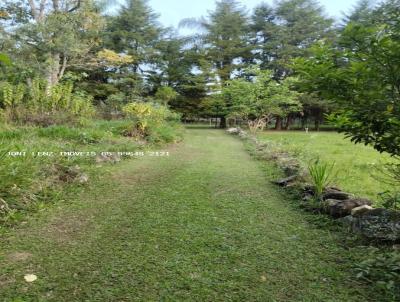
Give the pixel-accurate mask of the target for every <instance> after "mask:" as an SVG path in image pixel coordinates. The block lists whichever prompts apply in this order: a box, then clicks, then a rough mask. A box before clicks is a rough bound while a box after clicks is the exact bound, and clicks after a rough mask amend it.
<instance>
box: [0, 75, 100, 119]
mask: <svg viewBox="0 0 400 302" xmlns="http://www.w3.org/2000/svg"><path fill="white" fill-rule="evenodd" d="M0 100H1V105H2V107H3V109H4V111H5V114H6V115H7V116H8V119H9V121H11V122H22V123H34V124H35V123H41V122H44V123H45V124H48V123H50V124H52V123H57V120H56V119H55V120H53V121H52V119H51V117H55V116H56V115H57V114H60V115H65V117H66V118H68V117H70V118H73V119H75V118H78V119H79V118H90V117H92V116H93V114H94V113H95V109H94V107H93V105H92V98H91V97H90V96H88V95H86V94H85V93H82V92H80V91H76V92H74V91H73V85H72V83H70V82H67V83H59V84H57V85H55V86H53V87H51V89H50V90H47V88H46V83H45V82H43V81H40V80H38V79H35V80H33V81H32V82H31V84H30V86H29V87H26V86H25V85H23V84H21V83H20V84H17V85H13V84H11V83H8V82H6V83H3V84H2V94H1V98H0ZM47 117H48V118H47ZM63 122H64V121H63Z"/></svg>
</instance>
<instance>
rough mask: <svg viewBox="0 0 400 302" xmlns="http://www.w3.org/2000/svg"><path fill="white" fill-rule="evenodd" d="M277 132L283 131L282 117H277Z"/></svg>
mask: <svg viewBox="0 0 400 302" xmlns="http://www.w3.org/2000/svg"><path fill="white" fill-rule="evenodd" d="M275 130H282V118H281V117H280V116H277V117H276V121H275Z"/></svg>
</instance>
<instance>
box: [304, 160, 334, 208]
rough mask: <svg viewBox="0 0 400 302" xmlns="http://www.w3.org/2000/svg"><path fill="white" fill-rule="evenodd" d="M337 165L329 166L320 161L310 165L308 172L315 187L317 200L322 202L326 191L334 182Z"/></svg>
mask: <svg viewBox="0 0 400 302" xmlns="http://www.w3.org/2000/svg"><path fill="white" fill-rule="evenodd" d="M334 166H335V163H332V164H328V163H325V162H321V161H320V160H319V159H317V160H316V161H314V162H313V163H310V164H309V165H308V172H309V174H310V177H311V181H312V183H313V185H314V194H315V199H316V200H318V201H321V199H322V194H323V192H324V189H325V188H326V187H327V186H328V185H329V184H330V183H331V182H332V181H333V179H334V177H335V175H334Z"/></svg>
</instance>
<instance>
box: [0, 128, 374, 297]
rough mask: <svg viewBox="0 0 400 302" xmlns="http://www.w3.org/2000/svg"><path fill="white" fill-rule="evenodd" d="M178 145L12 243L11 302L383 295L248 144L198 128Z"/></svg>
mask: <svg viewBox="0 0 400 302" xmlns="http://www.w3.org/2000/svg"><path fill="white" fill-rule="evenodd" d="M170 152H171V155H170V157H159V158H156V157H152V158H149V157H147V158H143V159H139V160H132V161H128V162H124V163H121V164H118V165H116V166H114V167H112V168H111V169H112V173H111V175H112V176H111V177H103V178H102V179H101V180H98V181H96V183H93V184H92V185H91V187H90V189H88V190H87V192H85V193H83V194H81V195H80V196H78V197H77V198H76V199H75V200H72V201H71V202H69V203H65V204H61V205H59V207H58V208H53V209H51V210H49V211H48V212H47V213H46V214H44V215H41V216H38V217H36V219H34V218H32V219H30V220H29V221H28V223H27V224H25V225H23V226H21V227H20V228H19V229H17V230H15V231H11V232H10V234H8V235H7V236H6V238H2V239H1V249H0V297H1V299H0V301H57V302H61V301H68V302H71V301H307V302H309V301H377V299H378V298H377V297H376V296H375V295H376V293H375V291H374V290H373V288H367V287H365V286H363V285H362V284H357V283H355V282H354V281H352V280H354V278H353V277H352V273H351V270H350V266H351V263H352V261H354V259H356V257H357V253H356V251H354V250H352V249H350V250H349V249H345V248H343V247H341V245H340V244H339V240H338V238H337V234H331V233H330V232H329V231H327V230H324V229H319V228H317V227H316V226H314V225H312V224H309V223H307V222H306V220H305V216H304V215H305V214H303V213H301V212H297V211H296V210H295V209H294V208H293V207H291V206H290V205H289V201H288V200H287V197H285V195H284V193H282V192H280V191H279V190H278V189H277V188H275V187H274V186H273V185H271V184H270V183H269V180H270V179H269V178H270V177H271V176H269V174H271V175H273V174H274V173H273V168H272V167H271V168H270V169H271V171H270V172H271V173H265V171H264V170H263V169H261V164H260V163H259V162H257V161H255V160H253V159H252V158H251V157H250V156H249V155H248V154H247V152H246V151H245V148H244V146H243V144H242V142H241V141H240V140H238V139H236V138H233V137H230V136H228V135H226V134H225V133H224V132H223V131H219V130H205V129H201V130H200V129H191V130H188V131H187V134H186V137H185V142H184V143H182V144H181V145H179V146H175V147H174V148H173V149H171V150H170ZM22 255H25V256H22ZM28 273H33V274H35V275H37V277H38V279H37V280H36V281H34V282H32V283H28V282H26V281H24V275H25V274H28Z"/></svg>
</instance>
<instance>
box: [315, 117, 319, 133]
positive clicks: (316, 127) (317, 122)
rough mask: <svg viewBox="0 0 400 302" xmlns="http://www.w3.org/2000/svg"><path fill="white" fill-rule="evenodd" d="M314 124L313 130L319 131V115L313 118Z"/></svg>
mask: <svg viewBox="0 0 400 302" xmlns="http://www.w3.org/2000/svg"><path fill="white" fill-rule="evenodd" d="M314 124H315V131H319V126H320V121H319V117H317V118H316V119H315V122H314Z"/></svg>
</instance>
